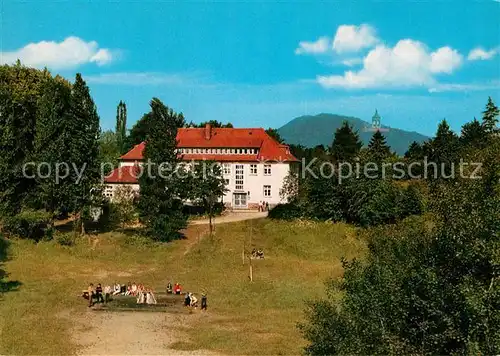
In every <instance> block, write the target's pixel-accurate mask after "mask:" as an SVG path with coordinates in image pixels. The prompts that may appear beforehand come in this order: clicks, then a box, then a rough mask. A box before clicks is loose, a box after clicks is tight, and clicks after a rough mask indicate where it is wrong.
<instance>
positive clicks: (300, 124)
mask: <svg viewBox="0 0 500 356" xmlns="http://www.w3.org/2000/svg"><path fill="white" fill-rule="evenodd" d="M346 120H347V121H348V122H349V123H350V124H351V125H352V126H353V127H354V129H355V130H357V131H358V132H359V137H360V139H361V141H362V142H363V144H364V145H367V144H368V142H369V141H370V138H371V136H372V135H373V132H370V131H365V128H366V127H371V123H368V122H366V121H363V120H361V119H358V118H356V117H349V116H341V115H334V114H318V115H314V116H312V115H306V116H300V117H297V118H295V119H293V120H292V121H290V122H288V123H287V124H286V125H284V126H282V127H281V128H279V129H278V132H279V134H280V135H281V137H283V138H284V139H285V141H286V143H288V144H295V145H299V144H300V145H303V146H306V147H314V146H316V145H320V144H324V145H331V144H332V140H333V134H334V133H335V130H336V129H337V128H339V127H340V126H341V125H342V122H343V121H346ZM382 126H383V125H382ZM383 127H386V126H383ZM383 134H384V136H385V137H386V138H387V143H388V144H389V145H390V146H391V149H392V150H393V151H395V152H396V153H398V154H400V155H403V154H404V153H405V152H406V150H407V149H408V146H409V145H410V144H411V143H412V142H413V141H417V142H423V141H425V140H427V139H428V137H427V136H425V135H422V134H419V133H418V132H410V131H405V130H400V129H395V128H390V130H389V131H387V132H384V133H383Z"/></svg>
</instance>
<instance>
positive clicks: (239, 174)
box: [234, 164, 243, 190]
mask: <svg viewBox="0 0 500 356" xmlns="http://www.w3.org/2000/svg"><path fill="white" fill-rule="evenodd" d="M234 178H235V187H234V188H235V189H236V190H243V165H242V164H237V165H236V166H235V169H234Z"/></svg>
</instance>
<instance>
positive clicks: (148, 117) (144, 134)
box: [121, 112, 153, 154]
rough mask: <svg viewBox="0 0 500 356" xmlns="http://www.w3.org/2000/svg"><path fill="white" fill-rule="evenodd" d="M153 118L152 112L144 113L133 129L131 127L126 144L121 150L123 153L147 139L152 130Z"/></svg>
mask: <svg viewBox="0 0 500 356" xmlns="http://www.w3.org/2000/svg"><path fill="white" fill-rule="evenodd" d="M152 120H153V117H152V113H151V112H148V113H147V114H144V115H142V117H141V118H140V119H139V120H138V121H137V122H136V123H135V125H134V126H133V127H132V129H130V132H129V135H128V136H127V138H126V139H125V146H124V149H123V150H122V152H121V153H122V154H123V153H126V152H128V151H130V150H131V149H132V148H133V147H134V146H135V145H138V144H140V143H141V142H144V141H146V140H147V138H148V136H149V132H150V131H151V125H152Z"/></svg>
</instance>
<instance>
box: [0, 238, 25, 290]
mask: <svg viewBox="0 0 500 356" xmlns="http://www.w3.org/2000/svg"><path fill="white" fill-rule="evenodd" d="M9 244H10V243H9V241H8V240H7V239H5V238H4V237H3V236H2V235H0V296H1V295H2V294H4V293H7V292H10V291H16V290H18V288H19V287H20V286H21V285H22V283H21V282H19V281H8V280H6V278H7V277H8V276H9V275H8V273H7V272H6V271H5V270H4V269H3V263H4V262H5V261H7V260H8V259H9V256H8V249H9Z"/></svg>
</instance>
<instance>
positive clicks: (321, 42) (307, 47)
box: [295, 37, 330, 54]
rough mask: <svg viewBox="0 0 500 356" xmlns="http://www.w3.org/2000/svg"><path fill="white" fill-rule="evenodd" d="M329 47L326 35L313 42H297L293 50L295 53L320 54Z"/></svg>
mask: <svg viewBox="0 0 500 356" xmlns="http://www.w3.org/2000/svg"><path fill="white" fill-rule="evenodd" d="M329 47H330V39H329V38H328V37H320V38H318V39H317V40H316V41H315V42H307V41H301V42H299V47H298V48H297V49H296V50H295V54H321V53H325V52H327V51H328V48H329Z"/></svg>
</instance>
